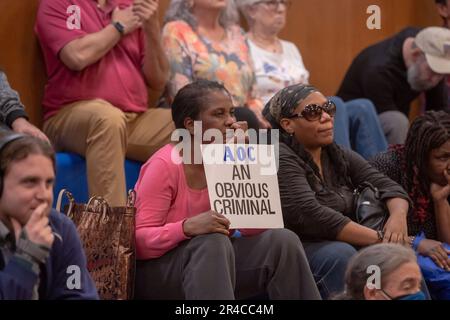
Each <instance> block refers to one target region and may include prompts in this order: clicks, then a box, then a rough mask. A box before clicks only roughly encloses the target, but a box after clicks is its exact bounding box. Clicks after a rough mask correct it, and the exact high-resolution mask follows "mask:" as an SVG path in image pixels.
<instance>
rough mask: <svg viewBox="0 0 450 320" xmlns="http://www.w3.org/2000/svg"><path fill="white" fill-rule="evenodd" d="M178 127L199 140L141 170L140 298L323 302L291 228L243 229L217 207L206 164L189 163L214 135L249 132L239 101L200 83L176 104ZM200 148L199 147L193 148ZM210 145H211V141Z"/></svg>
mask: <svg viewBox="0 0 450 320" xmlns="http://www.w3.org/2000/svg"><path fill="white" fill-rule="evenodd" d="M172 116H173V120H174V122H175V125H176V127H177V129H179V130H180V131H185V132H186V131H187V132H188V135H189V134H190V136H189V138H190V139H191V141H184V142H185V144H183V146H184V147H183V149H182V150H181V152H180V150H179V149H178V148H176V147H175V145H174V144H168V145H167V146H165V147H164V148H162V149H161V150H159V151H158V152H157V153H156V154H154V155H153V156H152V157H151V158H150V160H149V161H147V163H146V164H144V166H143V167H142V169H141V173H140V176H139V179H138V182H137V183H136V192H137V202H136V206H137V215H136V245H137V258H138V263H137V273H136V297H137V298H138V299H206V300H210V299H223V300H232V299H235V298H237V299H241V298H249V297H254V296H258V295H260V294H262V293H267V294H268V296H269V298H270V299H320V295H319V292H318V290H317V287H316V284H315V282H314V278H313V276H312V274H311V271H310V269H309V265H308V261H307V259H306V256H305V252H304V250H303V247H302V244H301V242H300V240H299V238H298V237H297V236H296V235H295V234H294V233H293V232H291V231H289V230H287V229H274V230H241V233H242V235H243V236H242V237H231V238H230V236H231V235H232V233H233V231H232V230H230V229H229V225H230V222H229V220H228V219H226V218H225V217H224V216H223V215H220V214H218V213H217V212H214V211H212V210H211V208H210V203H209V196H208V189H207V184H206V177H205V171H204V168H203V164H201V163H200V164H196V163H192V161H190V162H188V161H184V160H183V159H185V158H186V156H187V158H189V156H191V155H193V154H194V150H195V149H196V148H197V147H199V145H198V144H199V143H201V141H197V140H195V141H192V140H193V139H194V137H193V134H194V122H195V121H201V123H202V133H204V132H205V131H206V130H208V129H217V130H220V131H221V132H222V133H223V134H224V136H225V133H226V130H227V129H228V130H230V129H239V128H241V129H244V130H245V129H246V124H245V122H244V123H242V122H236V119H235V117H234V107H233V103H232V97H231V95H230V94H229V93H228V91H227V90H226V89H225V87H224V86H222V85H221V84H218V83H217V82H211V81H207V80H198V81H195V82H193V83H191V84H189V85H186V86H185V87H184V88H182V89H181V90H179V92H178V93H177V95H176V96H175V99H174V102H173V105H172ZM191 142H192V144H191ZM204 143H207V142H204Z"/></svg>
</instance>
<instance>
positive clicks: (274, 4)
mask: <svg viewBox="0 0 450 320" xmlns="http://www.w3.org/2000/svg"><path fill="white" fill-rule="evenodd" d="M260 3H263V4H265V5H266V6H267V7H268V8H269V9H270V10H276V9H278V5H284V6H285V8H286V9H287V8H289V7H290V6H291V4H292V2H291V0H270V1H259V2H257V3H256V4H260Z"/></svg>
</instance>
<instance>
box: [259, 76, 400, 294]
mask: <svg viewBox="0 0 450 320" xmlns="http://www.w3.org/2000/svg"><path fill="white" fill-rule="evenodd" d="M335 112H336V106H335V105H334V104H333V102H331V101H329V100H327V98H325V97H324V96H323V95H322V94H321V93H320V92H319V91H318V90H317V89H315V88H314V87H312V86H308V85H301V84H299V85H292V86H289V87H287V88H285V89H283V90H281V91H280V92H278V93H277V94H276V95H275V96H274V97H273V98H272V99H271V100H270V101H269V102H268V103H267V104H266V107H265V108H264V113H263V114H264V116H265V117H266V118H267V119H268V120H269V122H270V123H271V125H272V128H275V129H279V130H280V145H279V168H278V183H279V187H280V197H281V206H282V209H283V217H284V223H285V226H286V227H287V228H289V229H291V230H292V231H294V232H295V233H297V234H298V235H299V236H300V238H301V239H302V242H303V244H304V248H305V252H306V255H307V257H308V261H309V264H310V266H311V270H312V272H313V274H314V276H315V278H316V282H317V283H318V286H319V290H321V294H322V297H324V298H326V297H329V296H330V294H332V293H338V292H341V291H342V290H343V288H344V281H343V279H344V272H345V268H346V266H347V262H348V260H349V259H350V257H351V256H353V255H354V254H355V252H356V249H355V246H356V247H359V246H368V245H371V244H375V243H378V242H381V241H385V242H398V243H404V242H406V241H407V240H408V239H407V228H406V214H407V212H408V201H407V200H406V199H408V196H407V194H406V193H405V192H404V191H403V189H402V188H401V187H400V186H399V185H398V184H397V183H395V182H393V181H392V180H391V179H389V178H387V177H385V176H384V175H383V174H382V173H380V172H378V171H377V170H376V169H375V168H373V167H371V166H370V165H369V164H368V162H367V161H366V160H364V159H363V158H362V157H361V156H359V155H358V154H357V153H355V152H353V151H351V150H347V149H341V148H340V147H339V146H338V145H336V144H335V143H333V117H334V114H335ZM364 182H369V183H371V184H372V185H374V186H375V187H377V188H378V189H379V191H380V196H381V199H382V200H383V201H385V202H386V205H387V208H388V210H389V214H390V216H389V219H388V220H387V222H386V224H385V226H384V232H377V231H374V230H372V229H369V228H367V227H365V226H362V225H359V224H358V223H356V222H353V221H352V220H351V219H350V218H349V217H348V216H352V213H353V205H352V204H353V190H354V189H355V188H357V187H358V186H359V185H361V184H362V183H364Z"/></svg>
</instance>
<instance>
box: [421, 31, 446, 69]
mask: <svg viewBox="0 0 450 320" xmlns="http://www.w3.org/2000/svg"><path fill="white" fill-rule="evenodd" d="M415 43H416V45H417V47H419V49H420V50H422V51H423V52H424V53H425V57H426V59H427V62H428V65H429V66H430V68H431V70H433V71H434V72H436V73H440V74H450V30H449V29H446V28H441V27H428V28H425V29H423V30H422V31H420V32H419V33H418V34H417V36H416V38H415Z"/></svg>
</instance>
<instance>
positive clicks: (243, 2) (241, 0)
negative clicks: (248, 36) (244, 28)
mask: <svg viewBox="0 0 450 320" xmlns="http://www.w3.org/2000/svg"><path fill="white" fill-rule="evenodd" d="M235 1H236V6H237V7H238V9H239V11H240V12H241V14H242V15H243V16H244V18H245V20H246V21H247V24H248V26H249V27H252V26H253V20H252V19H251V18H250V16H249V15H248V11H247V10H248V8H249V7H250V6H252V5H254V4H256V3H258V2H265V0H235ZM266 1H267V0H266Z"/></svg>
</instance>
